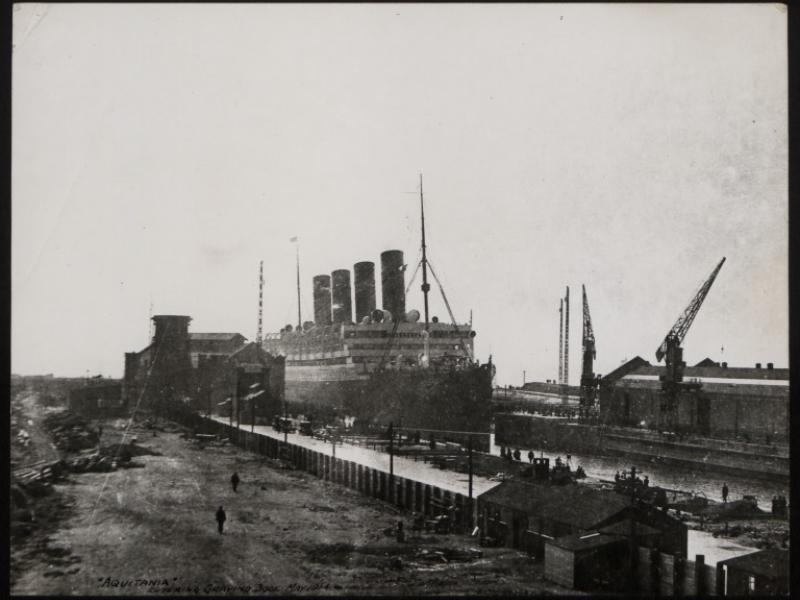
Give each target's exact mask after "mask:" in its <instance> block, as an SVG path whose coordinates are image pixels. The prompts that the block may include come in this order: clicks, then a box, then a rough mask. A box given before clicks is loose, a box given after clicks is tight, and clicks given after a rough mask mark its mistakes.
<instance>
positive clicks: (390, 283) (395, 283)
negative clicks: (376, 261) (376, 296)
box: [381, 250, 406, 319]
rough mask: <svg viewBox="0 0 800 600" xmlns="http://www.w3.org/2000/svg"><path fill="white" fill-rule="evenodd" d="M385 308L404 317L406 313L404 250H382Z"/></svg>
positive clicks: (382, 280)
mask: <svg viewBox="0 0 800 600" xmlns="http://www.w3.org/2000/svg"><path fill="white" fill-rule="evenodd" d="M381 293H382V295H383V308H384V310H388V311H389V312H390V313H392V315H397V318H398V319H402V318H403V316H404V315H405V314H406V284H405V264H403V251H402V250H386V251H385V252H381Z"/></svg>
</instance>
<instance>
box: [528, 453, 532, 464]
mask: <svg viewBox="0 0 800 600" xmlns="http://www.w3.org/2000/svg"><path fill="white" fill-rule="evenodd" d="M528 462H529V463H533V450H528Z"/></svg>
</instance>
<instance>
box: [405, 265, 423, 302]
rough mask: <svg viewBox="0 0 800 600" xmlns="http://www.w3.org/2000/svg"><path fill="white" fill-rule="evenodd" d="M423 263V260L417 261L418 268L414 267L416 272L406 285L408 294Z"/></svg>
mask: <svg viewBox="0 0 800 600" xmlns="http://www.w3.org/2000/svg"><path fill="white" fill-rule="evenodd" d="M421 264H422V262H418V263H417V268H416V269H414V273H413V274H412V275H411V279H410V280H409V282H408V285H407V286H406V295H408V290H410V289H411V286H412V285H413V284H414V279H415V278H416V277H417V273H419V267H420V265H421Z"/></svg>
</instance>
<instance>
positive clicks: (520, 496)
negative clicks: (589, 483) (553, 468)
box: [480, 481, 631, 529]
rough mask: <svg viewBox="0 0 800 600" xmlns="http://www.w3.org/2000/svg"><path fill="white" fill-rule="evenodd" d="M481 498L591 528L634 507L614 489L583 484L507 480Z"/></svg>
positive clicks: (532, 513)
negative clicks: (608, 489) (602, 488)
mask: <svg viewBox="0 0 800 600" xmlns="http://www.w3.org/2000/svg"><path fill="white" fill-rule="evenodd" d="M480 499H481V500H483V501H486V502H492V503H494V504H498V505H500V506H504V507H507V508H510V509H512V510H516V511H519V512H523V513H525V514H527V515H532V516H536V517H541V518H546V519H550V520H553V521H557V522H560V523H566V524H569V525H574V526H576V527H579V528H580V529H591V528H593V527H596V526H599V525H602V524H603V523H605V522H606V521H608V519H610V518H612V517H614V516H616V515H618V514H620V513H622V512H623V511H626V510H627V509H629V508H630V506H631V504H630V501H629V500H628V499H627V498H625V497H623V496H620V495H619V494H617V493H615V492H612V491H605V490H596V489H591V488H588V487H585V486H581V485H566V486H548V485H542V484H534V483H524V482H520V481H506V482H504V483H501V484H500V485H498V486H496V487H494V488H492V489H491V490H488V491H487V492H484V493H483V494H481V496H480Z"/></svg>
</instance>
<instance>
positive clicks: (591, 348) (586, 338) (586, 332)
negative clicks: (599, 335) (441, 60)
mask: <svg viewBox="0 0 800 600" xmlns="http://www.w3.org/2000/svg"><path fill="white" fill-rule="evenodd" d="M581 289H582V291H583V353H584V355H586V353H587V352H591V353H592V358H593V359H594V358H597V350H596V349H595V344H594V329H593V328H592V315H591V314H589V300H588V299H587V298H586V286H584V285H582V286H581Z"/></svg>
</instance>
